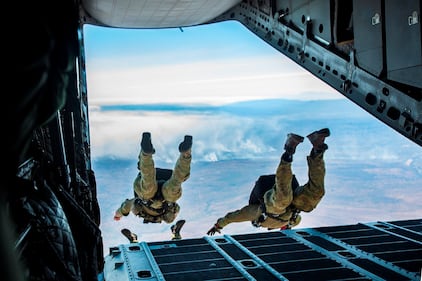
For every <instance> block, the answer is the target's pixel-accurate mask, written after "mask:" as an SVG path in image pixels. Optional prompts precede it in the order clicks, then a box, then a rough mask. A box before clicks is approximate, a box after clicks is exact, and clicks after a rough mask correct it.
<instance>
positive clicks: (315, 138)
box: [306, 128, 330, 153]
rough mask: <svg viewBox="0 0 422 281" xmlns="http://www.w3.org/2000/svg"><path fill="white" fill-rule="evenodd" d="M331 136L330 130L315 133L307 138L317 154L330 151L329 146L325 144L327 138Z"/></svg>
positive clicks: (325, 129)
mask: <svg viewBox="0 0 422 281" xmlns="http://www.w3.org/2000/svg"><path fill="white" fill-rule="evenodd" d="M329 136H330V130H329V129H328V128H324V129H321V130H319V131H315V132H313V133H311V134H309V135H307V136H306V137H307V138H308V139H309V141H310V142H311V143H312V147H313V151H314V152H316V153H319V152H324V151H325V150H327V149H328V145H327V144H325V143H324V141H325V138H326V137H329Z"/></svg>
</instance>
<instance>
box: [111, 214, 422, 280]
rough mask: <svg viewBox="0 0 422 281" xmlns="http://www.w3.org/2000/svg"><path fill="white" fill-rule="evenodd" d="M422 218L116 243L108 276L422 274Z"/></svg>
mask: <svg viewBox="0 0 422 281" xmlns="http://www.w3.org/2000/svg"><path fill="white" fill-rule="evenodd" d="M421 267H422V219H415V220H403V221H388V222H373V223H358V224H354V225H340V226H328V227H318V228H301V229H299V228H298V229H291V230H281V231H263V232H261V233H252V234H241V235H221V236H204V237H202V238H198V239H196V238H194V239H184V240H177V241H160V242H140V243H131V244H125V245H119V246H117V247H112V248H110V253H109V255H108V256H106V257H105V268H104V279H105V280H106V281H120V280H122V281H123V280H125V281H126V280H183V281H186V280H195V281H199V280H265V281H271V280H300V281H303V280H421Z"/></svg>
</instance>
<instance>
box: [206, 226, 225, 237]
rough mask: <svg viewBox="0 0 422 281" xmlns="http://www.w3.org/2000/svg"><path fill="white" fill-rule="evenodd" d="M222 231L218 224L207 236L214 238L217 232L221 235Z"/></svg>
mask: <svg viewBox="0 0 422 281" xmlns="http://www.w3.org/2000/svg"><path fill="white" fill-rule="evenodd" d="M221 229H222V227H220V226H219V225H218V224H214V226H213V227H211V229H210V230H208V231H207V234H208V235H211V236H213V235H214V234H215V233H216V232H218V233H221V232H220V230H221Z"/></svg>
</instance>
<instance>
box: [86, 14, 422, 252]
mask: <svg viewBox="0 0 422 281" xmlns="http://www.w3.org/2000/svg"><path fill="white" fill-rule="evenodd" d="M84 40H85V45H86V50H85V51H86V60H87V64H86V66H87V84H88V103H89V119H90V136H91V153H92V162H93V169H94V172H95V175H96V180H97V190H98V200H99V204H100V208H101V225H100V229H101V230H102V232H103V239H104V245H105V249H107V248H108V247H110V246H113V245H115V244H121V243H126V242H127V241H126V240H125V238H124V237H123V236H122V235H121V234H120V229H121V228H129V229H132V230H133V231H134V232H135V233H137V234H138V236H139V238H140V240H142V241H157V240H167V239H170V231H169V225H167V224H156V225H152V224H142V222H141V221H140V219H139V218H136V217H134V216H133V215H129V216H128V217H125V218H123V219H122V220H121V221H119V222H116V221H114V220H113V219H112V218H113V214H114V211H115V210H116V208H117V207H118V206H119V205H120V203H121V202H122V201H123V200H124V199H125V198H129V197H131V196H132V194H133V190H132V183H133V179H134V178H135V176H136V174H137V169H136V163H137V155H138V153H139V149H140V146H139V142H140V136H141V135H142V132H144V131H149V132H151V134H152V142H153V145H154V147H155V150H156V153H155V154H154V159H155V162H156V165H157V166H158V167H163V168H172V167H173V165H174V163H175V161H176V158H177V156H178V150H177V147H178V144H179V143H180V142H181V141H182V140H183V136H184V135H186V134H189V135H192V136H193V142H194V144H193V160H192V170H191V177H190V178H189V180H188V181H187V182H185V183H184V184H183V196H182V198H181V199H180V200H179V205H181V212H180V214H179V217H178V218H180V219H186V220H187V222H186V224H185V226H184V228H183V230H182V236H183V237H184V238H195V237H202V236H204V235H205V233H206V231H207V230H208V229H209V228H210V227H211V226H212V225H213V224H214V223H215V221H216V220H217V218H219V217H221V216H223V215H224V214H225V213H227V212H228V211H233V210H235V209H238V208H241V207H243V205H245V204H246V203H247V200H248V197H249V192H250V190H251V188H252V186H253V183H254V182H255V180H256V179H257V178H258V177H259V175H261V174H270V173H274V171H275V168H276V166H277V164H278V161H279V158H280V155H281V153H282V147H283V145H284V141H285V138H286V135H287V133H290V132H294V133H297V134H300V135H302V136H306V135H307V134H309V133H311V132H312V131H314V130H318V129H321V128H324V127H329V128H330V130H331V132H332V135H331V136H330V137H329V139H327V144H328V145H329V150H328V151H327V153H326V155H325V159H326V166H327V175H326V195H325V197H324V198H323V200H322V202H321V203H320V205H319V206H318V207H317V209H315V210H314V211H313V212H311V213H307V214H304V215H303V216H302V217H303V218H302V223H301V224H300V225H299V226H298V227H300V228H302V227H317V226H327V225H339V224H354V223H358V222H373V221H376V220H401V219H411V218H418V217H420V214H421V213H422V203H421V202H420V200H418V198H421V197H422V191H421V190H420V186H421V184H422V180H421V179H422V177H421V175H422V156H421V148H420V146H418V145H416V144H415V143H413V142H411V141H410V140H408V139H406V138H405V137H403V136H401V135H400V134H398V133H397V132H395V131H394V130H393V129H391V128H389V127H387V126H386V125H384V124H383V123H382V122H380V121H379V120H377V119H375V118H374V117H372V116H371V115H369V114H368V113H366V112H365V111H363V110H362V109H360V108H359V107H358V106H357V105H355V104H353V103H352V102H350V101H349V100H347V99H346V98H344V97H343V96H342V95H341V94H340V93H338V92H337V91H335V90H333V89H332V88H331V87H329V86H328V85H326V84H324V83H323V82H321V81H320V80H318V79H317V78H315V77H314V76H312V75H311V74H309V73H308V72H306V71H305V70H303V69H302V68H300V67H299V66H297V65H296V64H295V63H294V62H292V61H290V60H289V59H288V58H287V57H285V56H284V55H283V54H281V53H279V52H278V51H276V50H275V49H273V48H272V47H271V46H269V45H267V44H266V43H265V42H263V41H262V40H261V39H259V38H257V37H255V36H254V35H253V34H252V33H251V32H250V31H248V30H247V29H246V28H244V27H243V26H242V25H241V24H239V23H236V22H225V23H218V24H213V25H209V26H198V27H191V28H184V29H183V30H180V29H160V30H124V29H113V28H102V27H94V26H89V25H87V26H85V28H84ZM310 148H311V147H310V144H309V142H307V141H305V142H304V143H303V144H301V145H300V146H299V147H298V149H297V153H296V154H295V160H294V164H293V169H294V173H295V174H296V176H297V177H298V180H299V182H300V183H304V182H305V181H306V180H307V167H306V160H305V158H306V155H307V154H308V153H309V151H310ZM260 231H266V230H265V229H257V228H254V227H253V226H251V224H250V223H246V222H245V223H239V224H232V225H229V226H227V227H226V228H225V229H223V233H224V234H237V233H248V232H260ZM105 252H107V251H105Z"/></svg>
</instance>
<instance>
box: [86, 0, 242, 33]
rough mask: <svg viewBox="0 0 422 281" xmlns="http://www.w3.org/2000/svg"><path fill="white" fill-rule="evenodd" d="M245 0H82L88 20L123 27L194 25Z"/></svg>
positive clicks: (95, 23) (91, 22) (93, 22)
mask: <svg viewBox="0 0 422 281" xmlns="http://www.w3.org/2000/svg"><path fill="white" fill-rule="evenodd" d="M240 2H241V0H224V1H221V0H212V1H210V0H126V1H120V0H82V1H81V5H82V8H83V10H84V12H85V14H86V17H85V20H86V23H90V24H94V25H104V26H110V27H121V28H170V27H185V26H194V25H198V24H202V23H205V22H208V21H209V20H211V19H213V18H215V17H217V16H219V15H221V14H222V13H224V12H225V11H227V10H229V9H230V8H232V7H233V6H235V5H237V4H238V3H240Z"/></svg>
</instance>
